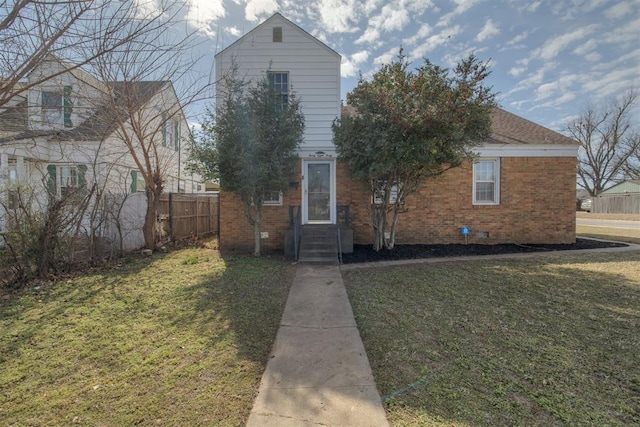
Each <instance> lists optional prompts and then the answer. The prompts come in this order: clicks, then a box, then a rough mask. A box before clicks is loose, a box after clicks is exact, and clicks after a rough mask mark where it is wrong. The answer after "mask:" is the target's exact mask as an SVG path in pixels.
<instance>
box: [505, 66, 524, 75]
mask: <svg viewBox="0 0 640 427" xmlns="http://www.w3.org/2000/svg"><path fill="white" fill-rule="evenodd" d="M525 71H527V67H522V66H520V67H511V68H510V69H509V75H510V76H513V77H518V76H520V75H521V74H522V73H524V72H525Z"/></svg>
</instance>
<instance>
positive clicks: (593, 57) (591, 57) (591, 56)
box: [584, 52, 602, 62]
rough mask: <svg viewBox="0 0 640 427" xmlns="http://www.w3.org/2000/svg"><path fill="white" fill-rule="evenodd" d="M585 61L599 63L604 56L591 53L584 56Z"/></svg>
mask: <svg viewBox="0 0 640 427" xmlns="http://www.w3.org/2000/svg"><path fill="white" fill-rule="evenodd" d="M584 59H586V60H587V61H589V62H597V61H600V60H601V59H602V55H600V54H599V53H598V52H591V53H588V54H586V55H585V56H584Z"/></svg>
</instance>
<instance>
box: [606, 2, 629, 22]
mask: <svg viewBox="0 0 640 427" xmlns="http://www.w3.org/2000/svg"><path fill="white" fill-rule="evenodd" d="M632 13H633V6H632V5H631V3H630V2H626V1H623V2H620V3H618V4H616V5H615V6H611V7H610V8H609V9H607V10H605V11H604V14H605V16H606V17H607V18H609V19H621V18H624V17H625V16H631V14H632Z"/></svg>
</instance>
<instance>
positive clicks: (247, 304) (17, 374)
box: [0, 249, 294, 426]
mask: <svg viewBox="0 0 640 427" xmlns="http://www.w3.org/2000/svg"><path fill="white" fill-rule="evenodd" d="M128 261H129V262H126V263H123V264H122V265H120V266H119V267H117V268H113V269H109V270H103V271H94V272H92V273H89V274H86V275H83V276H81V277H77V278H72V279H69V280H66V281H63V282H59V283H55V284H53V285H48V286H42V287H41V288H37V289H31V290H26V291H23V292H21V293H19V294H16V295H11V296H5V297H4V298H3V299H2V300H0V424H2V425H16V426H23V425H25V426H26V425H43V426H44V425H71V424H78V425H104V426H124V425H171V426H180V425H184V426H197V425H206V426H209V425H244V423H245V422H246V419H247V417H248V414H249V411H250V410H251V406H252V403H253V399H254V396H255V393H256V392H257V389H258V385H259V381H260V377H261V375H262V372H263V370H264V367H265V366H266V361H267V358H268V354H269V352H270V350H271V346H272V344H273V341H274V339H275V334H276V332H277V328H278V325H279V322H280V318H281V316H282V311H283V310H284V304H285V302H286V298H287V294H288V289H289V286H290V283H291V280H292V277H293V274H294V269H293V267H292V266H291V265H289V263H286V262H284V261H280V260H274V259H256V258H243V257H235V258H229V257H225V258H224V259H223V258H221V257H220V256H219V254H218V253H217V251H215V250H211V249H186V250H180V251H175V252H172V253H169V254H156V255H153V257H151V258H132V259H129V260H128Z"/></svg>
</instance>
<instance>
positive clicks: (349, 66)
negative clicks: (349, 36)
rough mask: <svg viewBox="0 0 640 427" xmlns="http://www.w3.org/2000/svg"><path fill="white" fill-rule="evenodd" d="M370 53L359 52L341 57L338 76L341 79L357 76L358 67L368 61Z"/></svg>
mask: <svg viewBox="0 0 640 427" xmlns="http://www.w3.org/2000/svg"><path fill="white" fill-rule="evenodd" d="M369 55H370V52H368V51H366V50H361V51H360V52H356V53H354V54H353V55H350V56H347V55H343V56H342V64H340V70H341V71H340V74H341V75H342V77H354V76H357V75H358V71H360V65H361V64H363V63H365V62H366V61H367V59H369Z"/></svg>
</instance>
